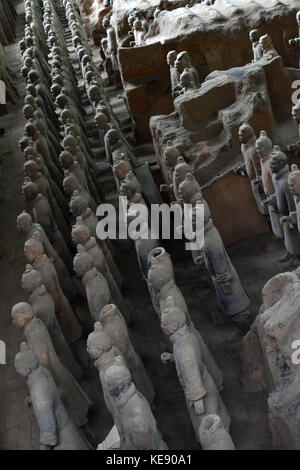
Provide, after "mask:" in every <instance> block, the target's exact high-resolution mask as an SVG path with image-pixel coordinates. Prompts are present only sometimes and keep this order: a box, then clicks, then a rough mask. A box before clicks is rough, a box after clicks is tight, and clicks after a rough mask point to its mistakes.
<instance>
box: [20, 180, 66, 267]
mask: <svg viewBox="0 0 300 470" xmlns="http://www.w3.org/2000/svg"><path fill="white" fill-rule="evenodd" d="M22 191H23V194H24V196H25V198H26V200H27V201H28V202H29V204H30V209H31V210H32V213H33V218H34V221H35V223H37V224H40V225H41V226H42V227H43V229H44V230H45V232H46V234H47V237H48V238H49V241H50V242H51V243H53V245H54V247H55V249H56V250H57V252H58V253H59V254H60V256H61V258H62V259H63V260H64V262H65V263H66V265H68V264H69V258H70V253H69V250H68V248H67V245H66V241H65V240H67V242H68V241H69V240H70V230H69V229H68V230H67V229H65V230H63V232H61V231H60V230H59V229H58V227H57V225H56V221H55V218H54V216H53V212H52V210H51V207H50V204H49V202H48V200H47V199H46V198H45V196H43V195H42V194H41V193H40V192H39V189H38V187H37V185H36V184H35V183H32V182H31V181H29V180H26V179H25V181H24V184H23V186H22Z"/></svg>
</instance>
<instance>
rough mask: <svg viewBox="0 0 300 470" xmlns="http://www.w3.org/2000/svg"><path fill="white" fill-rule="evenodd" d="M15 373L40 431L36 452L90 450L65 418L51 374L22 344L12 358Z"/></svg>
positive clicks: (65, 413) (69, 419) (34, 354)
mask: <svg viewBox="0 0 300 470" xmlns="http://www.w3.org/2000/svg"><path fill="white" fill-rule="evenodd" d="M15 368H16V371H17V372H18V373H19V374H20V375H21V376H22V377H24V378H25V379H26V382H27V387H28V389H29V393H30V397H29V399H27V400H26V403H27V405H32V407H33V411H34V415H35V417H36V420H37V422H38V425H39V429H40V444H41V446H40V450H92V447H91V445H90V444H89V443H88V442H87V441H86V440H85V438H84V437H83V435H81V432H80V431H79V430H78V428H77V426H76V425H75V424H74V422H73V419H72V418H71V416H70V415H69V413H68V411H67V409H66V407H65V405H64V403H63V400H62V399H61V396H60V392H59V390H58V387H57V385H56V383H55V381H54V379H53V377H52V375H51V372H50V371H49V370H48V369H47V368H46V367H44V366H42V365H41V364H40V361H39V358H38V356H37V355H36V353H35V352H34V351H32V350H31V349H30V348H29V347H28V344H27V343H26V342H24V343H21V345H20V352H18V353H17V355H16V357H15Z"/></svg>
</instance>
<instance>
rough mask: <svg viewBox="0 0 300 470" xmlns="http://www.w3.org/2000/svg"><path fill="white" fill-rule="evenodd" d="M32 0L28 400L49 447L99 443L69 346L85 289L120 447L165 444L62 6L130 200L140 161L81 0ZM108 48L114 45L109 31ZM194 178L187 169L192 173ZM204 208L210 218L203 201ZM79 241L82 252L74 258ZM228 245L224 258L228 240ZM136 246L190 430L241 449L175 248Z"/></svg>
mask: <svg viewBox="0 0 300 470" xmlns="http://www.w3.org/2000/svg"><path fill="white" fill-rule="evenodd" d="M25 10H26V11H25V19H26V26H25V37H24V39H23V40H22V41H21V42H20V50H21V54H22V60H23V67H22V74H23V76H24V79H25V81H26V90H25V91H26V94H25V103H24V108H23V112H24V116H25V118H26V119H27V124H26V126H25V129H24V136H23V137H22V138H21V140H20V149H21V151H22V152H23V154H24V159H25V163H24V175H25V178H24V183H23V185H22V192H23V195H24V203H25V210H24V211H23V212H22V213H21V214H19V216H18V218H17V225H18V228H19V229H20V231H21V232H22V233H23V234H24V237H25V244H24V254H25V257H26V260H27V263H28V264H27V265H26V267H25V271H24V274H23V276H22V286H23V289H24V291H25V293H26V295H27V296H28V299H27V300H28V301H27V302H19V303H17V304H15V305H14V306H13V308H12V313H11V314H12V319H13V323H14V324H15V325H16V327H18V328H21V329H23V331H24V340H25V341H24V342H23V343H21V345H20V351H19V353H18V354H17V356H16V359H15V366H16V369H17V371H18V372H19V373H20V374H21V375H22V376H23V377H25V378H26V381H27V385H28V389H29V392H30V396H29V398H28V400H27V405H28V406H32V408H33V411H34V414H35V416H36V419H37V422H38V425H39V428H40V443H41V449H91V448H92V447H93V444H92V442H91V439H90V438H89V434H88V432H87V431H86V426H87V423H88V419H89V415H90V413H91V412H92V405H93V404H92V402H91V400H90V399H89V397H88V396H87V394H86V393H85V391H84V390H83V388H82V386H81V385H80V382H81V380H82V376H83V369H82V365H81V364H80V363H79V362H78V360H77V359H76V358H75V356H74V354H73V352H72V349H71V347H70V345H72V344H74V343H76V342H77V341H78V340H79V339H80V338H81V337H82V334H83V327H82V325H81V322H80V320H79V318H78V317H77V315H76V311H75V309H74V308H73V305H74V301H75V300H76V298H77V296H82V297H83V298H85V299H86V300H87V305H88V308H89V312H90V316H91V322H92V323H94V327H93V331H92V332H90V334H89V336H88V339H87V351H88V353H89V355H90V357H91V359H92V360H93V361H94V365H95V367H96V369H98V371H99V379H100V383H101V387H102V393H103V396H104V401H105V404H106V406H107V409H108V410H109V412H110V413H111V415H112V417H113V420H114V424H115V428H116V431H117V433H116V435H117V439H115V440H116V442H115V443H114V444H113V445H115V446H116V448H121V449H167V445H166V443H165V442H164V440H163V437H162V435H161V433H160V431H159V429H158V426H157V423H156V420H155V417H154V415H153V412H152V408H151V407H152V404H153V401H154V398H155V391H154V389H153V385H152V383H151V379H150V378H149V375H148V372H147V370H146V368H145V366H144V365H143V362H142V361H141V359H140V357H139V356H138V354H137V352H136V350H135V347H134V345H133V340H132V338H131V333H130V329H129V327H128V324H129V323H130V318H131V312H130V306H129V305H128V303H127V301H126V299H124V297H123V294H122V285H123V280H122V278H121V275H120V273H119V269H118V267H117V264H116V262H115V259H114V255H113V248H112V246H111V244H110V243H109V241H107V240H100V239H99V238H98V237H97V234H96V229H97V223H98V220H97V217H96V215H95V211H96V209H97V207H98V206H99V205H101V203H102V202H103V201H104V199H105V194H103V191H102V189H101V187H100V184H99V179H98V177H99V174H100V172H99V169H98V167H97V165H96V163H95V160H94V154H93V151H92V149H91V147H90V142H89V138H88V133H87V129H86V124H85V119H86V115H85V111H84V107H83V105H82V97H81V93H80V90H79V87H78V78H77V76H76V73H75V67H74V64H73V63H72V60H71V58H70V51H69V47H68V46H67V40H66V39H67V38H66V33H65V30H64V24H63V23H62V18H65V20H66V22H67V25H68V28H69V31H70V40H71V43H72V46H73V49H74V51H75V54H76V61H77V64H78V66H79V71H80V74H81V76H82V78H83V84H84V91H85V92H86V94H87V96H88V99H89V102H90V104H91V107H92V110H93V115H94V122H95V125H96V128H97V132H98V139H99V141H100V143H101V145H102V146H103V147H104V149H105V154H106V161H107V164H108V165H109V166H110V168H111V171H112V174H113V176H114V180H115V184H116V188H117V190H118V191H119V192H120V194H122V195H126V196H127V199H128V201H129V205H130V204H133V203H135V202H140V203H144V204H146V202H145V201H144V199H143V191H142V187H141V185H140V183H139V182H138V180H137V178H136V175H135V171H134V170H135V168H136V166H137V159H136V157H135V154H134V150H133V148H132V145H131V143H130V142H129V141H128V139H127V138H126V136H125V135H124V134H123V132H122V130H121V127H120V122H119V120H118V117H117V116H116V115H115V113H114V111H113V109H112V107H111V104H110V102H109V100H108V98H107V96H106V93H105V87H104V83H103V79H102V76H101V70H100V71H99V69H98V68H97V67H96V66H95V64H94V61H93V54H92V51H91V48H90V45H89V43H88V40H87V37H86V33H85V31H84V29H83V26H82V23H81V20H80V17H79V15H78V12H77V9H76V8H75V7H74V4H73V2H71V1H70V0H64V2H63V4H61V3H60V2H54V1H52V0H42V1H39V0H27V1H26V2H25ZM108 47H109V48H110V52H112V48H111V44H110V42H109V39H108ZM113 62H114V59H112V63H113ZM187 176H188V177H192V175H191V174H190V173H189V172H187ZM184 182H185V178H184V179H183V183H184ZM192 183H193V184H194V185H195V184H196V182H195V181H192ZM183 186H184V185H183ZM182 191H183V193H184V189H183V190H182ZM199 191H200V189H199ZM200 196H201V191H200ZM207 217H208V218H209V219H210V220H211V218H210V214H209V209H208V215H207ZM71 224H73V227H72V229H71ZM72 244H73V245H75V246H76V251H77V252H76V254H75V256H74V259H73V260H72V251H73V250H72ZM220 244H221V250H224V257H225V260H226V261H227V263H229V265H230V261H229V258H228V256H227V255H226V253H225V249H224V247H223V245H222V241H221V240H220ZM134 245H135V250H136V254H137V257H138V261H139V265H140V268H141V273H142V276H143V278H144V279H145V281H146V282H147V283H148V287H149V292H150V295H151V299H152V301H153V307H154V309H155V312H156V313H157V314H158V316H159V320H160V323H161V328H162V360H163V361H164V360H166V361H170V360H171V361H175V363H176V369H177V372H178V377H179V381H180V383H181V385H182V387H183V390H184V393H185V397H186V401H187V407H188V410H189V413H190V415H191V421H192V424H193V426H194V430H195V435H196V438H197V440H198V441H199V442H201V443H202V446H203V448H205V447H206V448H210V447H212V448H213V447H214V446H216V445H217V446H218V447H222V446H223V447H224V448H226V447H229V448H234V445H233V443H232V441H231V438H230V435H229V433H228V431H229V426H230V418H229V415H228V413H227V411H226V408H225V406H224V404H223V402H222V398H221V396H220V393H219V392H220V390H221V389H222V374H221V372H220V370H219V369H218V367H217V365H216V363H215V361H214V359H213V357H212V356H211V354H210V352H209V350H208V348H207V346H206V344H205V342H204V340H203V338H202V336H201V334H200V332H199V331H197V330H196V329H195V327H194V325H193V323H192V321H191V318H190V315H189V312H188V307H187V305H186V302H185V299H184V297H183V295H182V293H181V291H180V290H179V289H178V287H177V286H176V283H175V278H174V272H173V266H172V262H171V259H170V256H169V255H168V254H167V252H166V251H165V250H164V248H162V247H160V246H159V243H158V241H157V240H145V241H144V240H142V239H138V240H136V241H135V243H134ZM233 274H234V273H233ZM236 277H237V275H236ZM237 281H238V278H237ZM238 282H239V281H238ZM241 290H242V289H241ZM246 304H247V306H248V299H247V298H246ZM233 310H234V309H233ZM238 310H241V309H238ZM244 310H245V311H247V308H245V309H244ZM239 313H240V312H236V311H234V313H231V315H235V314H237V316H238V315H239ZM166 357H167V359H165V358H166ZM106 445H107V444H105V442H104V443H103V444H100V446H99V448H100V449H102V448H106ZM110 445H111V443H110Z"/></svg>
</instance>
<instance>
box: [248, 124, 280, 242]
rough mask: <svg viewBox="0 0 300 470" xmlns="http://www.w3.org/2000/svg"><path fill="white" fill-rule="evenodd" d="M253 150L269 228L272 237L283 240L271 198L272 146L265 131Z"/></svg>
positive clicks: (278, 219) (273, 192) (276, 212)
mask: <svg viewBox="0 0 300 470" xmlns="http://www.w3.org/2000/svg"><path fill="white" fill-rule="evenodd" d="M255 149H256V153H257V155H258V156H259V158H260V165H261V176H260V180H261V183H262V187H263V190H264V193H265V195H266V199H265V200H264V201H263V204H266V205H267V207H268V211H269V216H270V221H271V227H272V231H273V233H274V235H275V236H276V237H278V238H283V232H282V226H281V223H280V213H279V210H278V208H277V205H276V198H274V197H272V196H274V194H275V189H274V185H273V178H272V171H271V167H270V159H271V153H272V149H273V144H272V141H271V139H269V137H268V136H267V133H266V131H261V132H260V136H259V138H258V139H257V140H256V142H255Z"/></svg>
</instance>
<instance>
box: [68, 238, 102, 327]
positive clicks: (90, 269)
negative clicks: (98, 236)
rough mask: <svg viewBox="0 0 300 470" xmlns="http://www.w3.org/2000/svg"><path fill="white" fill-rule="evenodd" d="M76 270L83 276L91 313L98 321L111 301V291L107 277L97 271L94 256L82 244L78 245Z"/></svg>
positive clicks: (75, 259) (75, 258) (75, 260)
mask: <svg viewBox="0 0 300 470" xmlns="http://www.w3.org/2000/svg"><path fill="white" fill-rule="evenodd" d="M74 271H75V272H76V274H77V276H79V277H82V282H83V285H84V286H85V289H86V296H87V301H88V305H89V310H90V313H91V315H92V318H93V320H94V321H97V320H99V314H100V312H101V310H102V308H103V307H104V306H105V305H107V304H109V303H111V293H110V290H109V287H108V284H107V281H106V279H105V277H104V276H103V275H102V274H101V273H99V271H97V269H96V268H95V266H94V261H93V258H92V256H91V255H90V254H89V253H88V252H87V251H85V249H84V248H83V246H82V245H77V254H76V256H75V257H74Z"/></svg>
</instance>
